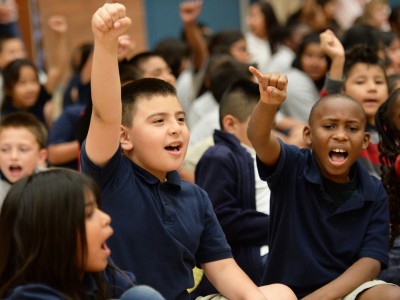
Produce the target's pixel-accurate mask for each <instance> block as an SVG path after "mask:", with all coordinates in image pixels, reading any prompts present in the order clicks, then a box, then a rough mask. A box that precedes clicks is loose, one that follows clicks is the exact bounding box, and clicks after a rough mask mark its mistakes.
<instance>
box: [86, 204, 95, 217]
mask: <svg viewBox="0 0 400 300" xmlns="http://www.w3.org/2000/svg"><path fill="white" fill-rule="evenodd" d="M93 214H94V208H93V207H91V208H86V209H85V218H86V219H90V218H91V217H92V216H93Z"/></svg>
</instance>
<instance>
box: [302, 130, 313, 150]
mask: <svg viewBox="0 0 400 300" xmlns="http://www.w3.org/2000/svg"><path fill="white" fill-rule="evenodd" d="M303 140H304V142H305V143H306V145H307V147H308V148H311V146H312V137H311V129H310V126H309V125H306V126H304V129H303Z"/></svg>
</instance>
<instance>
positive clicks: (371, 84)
mask: <svg viewBox="0 0 400 300" xmlns="http://www.w3.org/2000/svg"><path fill="white" fill-rule="evenodd" d="M368 91H376V83H375V81H373V80H370V81H368Z"/></svg>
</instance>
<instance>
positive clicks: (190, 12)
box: [179, 0, 203, 24]
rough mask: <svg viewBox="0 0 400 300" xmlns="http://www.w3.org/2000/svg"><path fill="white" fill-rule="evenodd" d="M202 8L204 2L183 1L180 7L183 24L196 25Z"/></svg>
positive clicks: (194, 0) (197, 0) (196, 0)
mask: <svg viewBox="0 0 400 300" xmlns="http://www.w3.org/2000/svg"><path fill="white" fill-rule="evenodd" d="M202 7H203V1H202V0H191V1H183V2H182V3H181V4H180V5H179V14H180V16H181V20H182V23H184V24H188V23H196V21H197V18H198V17H199V15H200V13H201V9H202Z"/></svg>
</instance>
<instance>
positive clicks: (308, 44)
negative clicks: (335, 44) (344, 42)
mask: <svg viewBox="0 0 400 300" xmlns="http://www.w3.org/2000/svg"><path fill="white" fill-rule="evenodd" d="M328 68H329V60H328V57H327V56H326V55H325V54H324V52H323V51H322V49H321V46H320V38H319V35H318V34H316V33H311V34H309V35H307V36H305V37H304V39H303V41H302V43H301V44H300V46H299V49H298V51H297V54H296V58H295V59H294V61H293V63H292V68H291V69H290V70H288V71H287V72H286V74H287V76H288V80H289V84H288V87H287V97H286V101H285V102H283V103H282V107H281V108H280V112H281V113H282V114H283V115H285V116H287V117H291V118H292V119H295V120H297V121H301V122H307V118H308V115H309V114H310V110H311V107H312V106H313V105H314V103H315V102H317V100H318V99H319V98H320V96H319V93H320V90H321V89H322V87H323V84H324V80H325V74H326V72H327V70H328Z"/></svg>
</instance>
